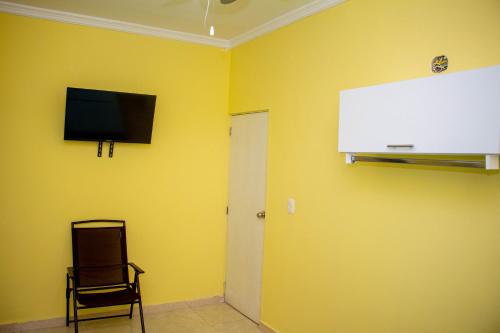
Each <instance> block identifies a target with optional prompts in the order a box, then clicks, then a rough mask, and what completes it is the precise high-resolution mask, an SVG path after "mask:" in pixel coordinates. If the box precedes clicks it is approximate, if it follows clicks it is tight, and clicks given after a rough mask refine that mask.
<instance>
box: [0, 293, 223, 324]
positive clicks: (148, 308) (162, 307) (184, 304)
mask: <svg viewBox="0 0 500 333" xmlns="http://www.w3.org/2000/svg"><path fill="white" fill-rule="evenodd" d="M223 302H224V297H222V296H212V297H208V298H201V299H194V300H189V301H180V302H172V303H164V304H153V305H145V306H144V313H145V314H152V313H159V312H166V311H172V310H176V309H183V308H189V307H191V308H192V307H197V306H202V305H209V304H216V303H223ZM136 308H137V306H136ZM136 311H137V309H136ZM126 313H128V310H116V311H110V312H105V313H99V314H98V315H117V314H126ZM136 314H137V312H136ZM90 316H91V315H82V316H81V318H86V317H87V318H88V317H90ZM78 317H79V318H80V316H78ZM65 325H66V318H65V317H59V318H51V319H44V320H35V321H28V322H24V323H12V324H3V325H0V333H18V332H20V331H22V330H32V329H40V328H51V327H62V326H65Z"/></svg>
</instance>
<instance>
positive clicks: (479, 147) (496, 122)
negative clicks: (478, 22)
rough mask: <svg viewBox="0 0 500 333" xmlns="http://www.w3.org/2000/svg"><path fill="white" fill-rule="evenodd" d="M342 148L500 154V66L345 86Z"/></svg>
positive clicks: (341, 118)
mask: <svg viewBox="0 0 500 333" xmlns="http://www.w3.org/2000/svg"><path fill="white" fill-rule="evenodd" d="M339 151H340V152H346V153H387V154H393V153H398V154H401V153H404V154H474V155H478V154H481V155H483V154H485V155H486V154H500V66H495V67H488V68H482V69H478V70H471V71H465V72H459V73H452V74H444V75H437V76H433V77H429V78H422V79H416V80H410V81H403V82H397V83H389V84H383V85H379V86H373V87H367V88H359V89H352V90H345V91H342V92H341V93H340V119H339Z"/></svg>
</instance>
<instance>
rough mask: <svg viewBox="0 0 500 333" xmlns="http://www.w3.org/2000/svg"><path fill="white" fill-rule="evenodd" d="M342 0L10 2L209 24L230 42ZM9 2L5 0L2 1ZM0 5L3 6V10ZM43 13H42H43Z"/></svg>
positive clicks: (172, 25) (182, 27) (160, 24)
mask: <svg viewBox="0 0 500 333" xmlns="http://www.w3.org/2000/svg"><path fill="white" fill-rule="evenodd" d="M208 1H210V3H211V5H210V9H209V12H208V17H207V24H206V25H204V24H203V22H204V16H205V11H206V8H207V3H208ZM340 2H342V0H236V2H234V3H232V4H228V5H223V4H221V3H220V0H9V1H8V3H10V4H21V5H28V6H33V7H39V8H43V9H50V10H56V11H62V12H68V13H74V14H80V15H86V16H92V17H97V18H104V19H111V20H117V21H122V22H127V23H135V24H140V25H143V26H147V27H154V28H160V29H166V30H169V31H175V32H182V33H189V34H195V35H200V36H202V37H203V38H206V37H207V36H208V35H209V30H210V25H214V26H215V38H213V39H214V40H215V39H217V40H223V41H228V42H229V41H230V40H232V39H235V38H238V37H239V36H242V35H244V34H248V33H249V32H252V31H255V30H256V29H259V27H262V26H265V25H266V24H267V25H269V24H270V23H273V22H274V23H276V21H278V20H281V21H287V22H282V23H283V24H281V26H282V25H285V24H286V23H290V22H291V21H294V20H297V19H299V18H301V17H304V16H307V15H311V14H313V13H314V12H317V11H319V10H322V9H325V8H328V7H331V6H333V5H336V4H338V3H340ZM8 3H7V2H3V4H8ZM1 4H2V1H0V5H1ZM1 9H2V8H1V7H0V11H1ZM4 11H8V10H4ZM21 14H22V13H21ZM292 14H293V18H294V19H293V18H292V19H290V18H289V19H288V20H287V15H288V16H291V15H292ZM301 14H303V15H301ZM28 15H29V14H28ZM32 16H37V15H32ZM40 16H41V17H42V16H43V15H40ZM56 19H57V18H56ZM275 25H276V24H275ZM275 28H276V27H275ZM267 30H272V29H267ZM181 39H182V38H181Z"/></svg>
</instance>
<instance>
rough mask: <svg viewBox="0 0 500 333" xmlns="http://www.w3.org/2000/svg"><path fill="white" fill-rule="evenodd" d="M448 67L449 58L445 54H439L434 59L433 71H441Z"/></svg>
mask: <svg viewBox="0 0 500 333" xmlns="http://www.w3.org/2000/svg"><path fill="white" fill-rule="evenodd" d="M447 69H448V58H447V57H446V56H445V55H442V56H437V57H435V58H434V59H433V60H432V71H433V72H434V73H441V72H444V71H445V70H447Z"/></svg>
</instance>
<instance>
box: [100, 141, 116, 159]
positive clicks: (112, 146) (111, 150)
mask: <svg viewBox="0 0 500 333" xmlns="http://www.w3.org/2000/svg"><path fill="white" fill-rule="evenodd" d="M114 149H115V142H114V141H109V154H108V157H109V158H112V157H113V151H114ZM101 156H102V141H99V142H98V143H97V157H101Z"/></svg>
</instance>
